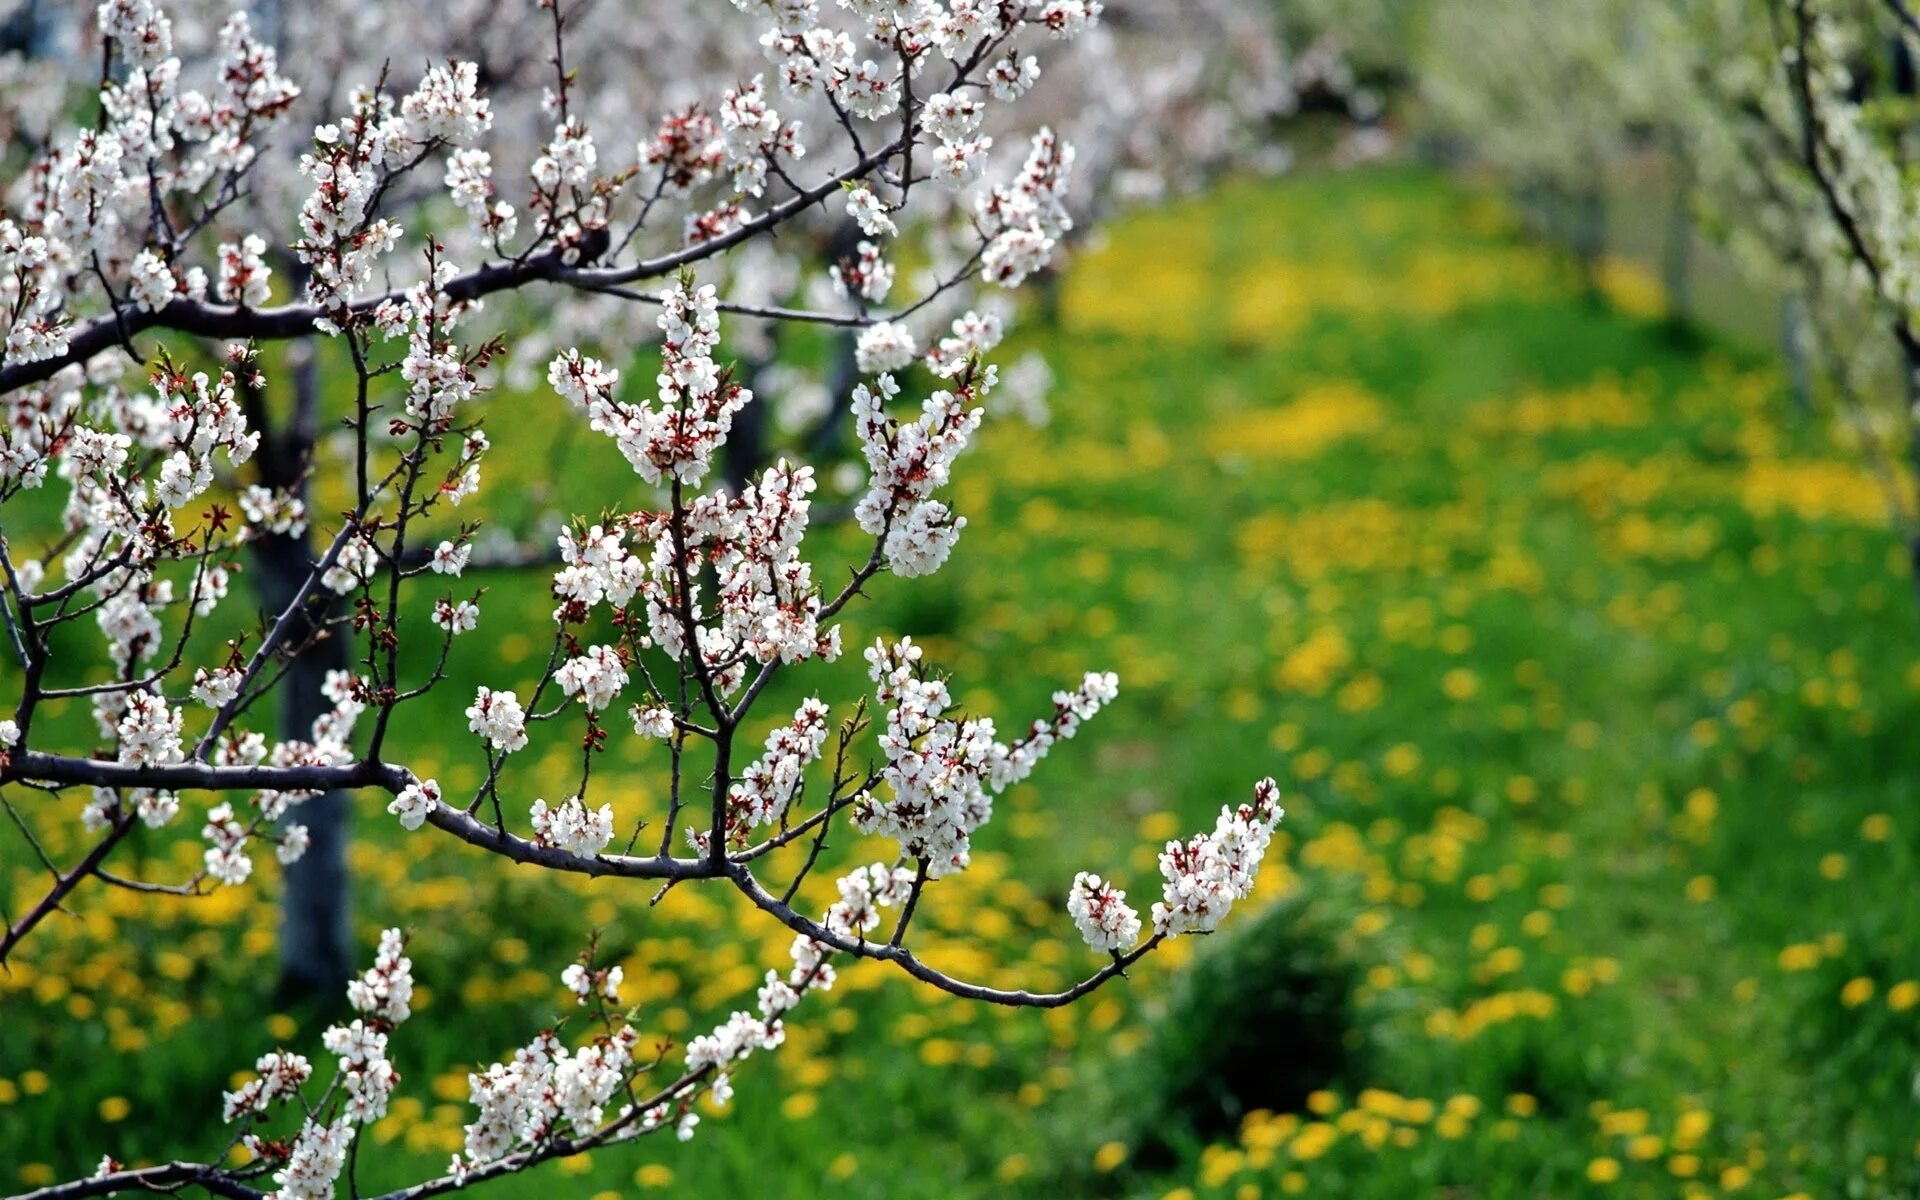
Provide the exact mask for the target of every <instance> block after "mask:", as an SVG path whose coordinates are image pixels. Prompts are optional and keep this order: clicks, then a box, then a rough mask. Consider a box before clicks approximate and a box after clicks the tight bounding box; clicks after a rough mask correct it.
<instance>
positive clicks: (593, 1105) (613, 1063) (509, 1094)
mask: <svg viewBox="0 0 1920 1200" xmlns="http://www.w3.org/2000/svg"><path fill="white" fill-rule="evenodd" d="M639 1041H640V1034H639V1033H638V1032H637V1031H636V1030H635V1029H634V1028H633V1027H632V1026H631V1025H622V1026H621V1027H620V1028H619V1029H618V1030H616V1031H615V1032H614V1033H612V1034H607V1035H602V1036H600V1037H597V1038H595V1039H594V1041H593V1042H592V1043H591V1044H589V1045H586V1046H582V1047H580V1048H579V1049H575V1050H570V1049H568V1048H567V1046H565V1045H564V1044H562V1043H561V1041H560V1039H559V1038H558V1037H556V1036H554V1034H553V1033H552V1032H551V1031H547V1032H543V1033H541V1034H540V1035H539V1036H538V1037H536V1038H534V1040H533V1041H532V1042H530V1043H528V1044H527V1045H525V1046H523V1047H521V1048H520V1049H519V1050H517V1051H515V1052H514V1056H513V1061H511V1062H505V1063H495V1064H493V1065H492V1066H490V1067H488V1068H487V1069H486V1071H484V1072H482V1073H479V1074H472V1075H468V1076H467V1089H468V1091H467V1094H468V1098H469V1100H470V1101H471V1102H472V1103H473V1105H474V1106H475V1107H476V1108H477V1109H478V1110H479V1112H478V1114H477V1115H476V1116H475V1118H474V1119H473V1121H472V1122H470V1123H469V1124H468V1125H467V1127H466V1153H465V1155H464V1156H456V1157H455V1158H454V1160H453V1164H452V1174H453V1176H454V1178H455V1179H457V1180H458V1179H464V1178H465V1176H466V1175H467V1173H468V1172H470V1171H472V1170H473V1169H475V1168H476V1167H481V1166H484V1165H486V1164H487V1163H490V1162H493V1161H495V1160H497V1159H500V1158H503V1157H505V1156H506V1155H507V1154H510V1153H512V1152H513V1151H514V1150H516V1149H518V1148H520V1147H523V1146H531V1145H535V1144H538V1143H539V1142H541V1141H543V1140H544V1139H546V1138H547V1137H549V1136H551V1135H554V1134H559V1133H572V1134H573V1135H574V1136H585V1135H587V1134H590V1133H594V1132H596V1131H597V1130H598V1129H599V1127H600V1124H601V1121H602V1120H603V1118H604V1115H605V1106H606V1105H607V1104H608V1103H609V1102H610V1101H611V1100H612V1099H613V1098H614V1096H615V1095H616V1094H618V1093H619V1092H620V1091H621V1089H622V1087H623V1086H624V1085H625V1084H626V1082H627V1079H628V1076H629V1074H630V1073H631V1070H632V1067H633V1051H634V1047H635V1046H636V1045H638V1044H639Z"/></svg>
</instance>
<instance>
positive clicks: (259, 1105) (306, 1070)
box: [221, 1050, 313, 1124]
mask: <svg viewBox="0 0 1920 1200" xmlns="http://www.w3.org/2000/svg"><path fill="white" fill-rule="evenodd" d="M253 1074H254V1077H253V1078H252V1079H251V1080H249V1081H247V1082H246V1083H244V1084H242V1085H240V1087H239V1088H238V1089H236V1090H234V1091H231V1092H225V1093H222V1106H221V1116H222V1118H223V1119H224V1120H225V1121H226V1122H227V1123H228V1124H232V1123H233V1122H235V1121H237V1120H239V1119H240V1118H241V1117H243V1116H252V1115H258V1114H261V1113H264V1112H266V1111H267V1107H268V1106H269V1105H271V1104H274V1103H276V1102H278V1103H281V1104H285V1103H286V1102H287V1101H289V1100H291V1099H293V1098H294V1097H296V1096H298V1095H299V1094H300V1088H301V1087H302V1085H304V1084H305V1083H306V1082H307V1080H309V1079H311V1078H312V1077H313V1064H311V1063H309V1062H308V1061H307V1060H306V1059H305V1058H303V1057H301V1056H300V1055H298V1054H289V1053H288V1052H286V1051H284V1050H276V1051H274V1052H273V1053H271V1054H264V1055H261V1056H260V1058H259V1060H258V1061H256V1062H255V1063H254V1064H253Z"/></svg>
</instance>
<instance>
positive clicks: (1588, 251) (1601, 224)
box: [1573, 184, 1607, 300]
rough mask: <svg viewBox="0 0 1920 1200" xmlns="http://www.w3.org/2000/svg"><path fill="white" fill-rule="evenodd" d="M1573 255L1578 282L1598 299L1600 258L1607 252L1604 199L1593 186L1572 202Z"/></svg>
mask: <svg viewBox="0 0 1920 1200" xmlns="http://www.w3.org/2000/svg"><path fill="white" fill-rule="evenodd" d="M1574 203H1575V206H1576V208H1575V212H1574V214H1573V252H1574V254H1575V255H1576V256H1578V257H1579V259H1580V276H1581V282H1582V283H1583V284H1584V285H1585V286H1586V289H1587V295H1588V296H1589V297H1590V298H1592V299H1594V300H1598V299H1600V294H1601V293H1600V259H1601V258H1602V257H1603V256H1604V255H1605V254H1606V252H1607V197H1606V193H1605V192H1604V191H1603V190H1602V189H1601V185H1599V184H1594V185H1593V186H1592V187H1589V188H1586V189H1585V190H1583V191H1582V192H1581V193H1580V194H1579V196H1578V197H1577V198H1576V199H1575V201H1574Z"/></svg>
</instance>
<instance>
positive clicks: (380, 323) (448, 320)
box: [373, 260, 480, 434]
mask: <svg viewBox="0 0 1920 1200" xmlns="http://www.w3.org/2000/svg"><path fill="white" fill-rule="evenodd" d="M454 274H455V271H454V267H453V264H452V263H450V262H447V261H445V260H441V261H439V262H437V263H435V264H434V269H433V274H432V276H431V278H430V279H429V280H427V281H426V282H423V283H419V284H416V285H415V286H413V287H411V288H409V289H407V292H406V293H405V295H404V296H402V297H401V298H400V299H398V300H388V301H384V302H383V303H381V304H380V305H379V306H378V307H376V308H375V309H374V312H373V322H374V324H375V325H376V326H377V327H378V328H379V329H380V331H381V332H382V333H384V334H385V335H386V336H387V337H389V338H393V337H402V336H404V337H405V338H406V339H407V353H406V357H404V358H402V359H401V360H400V377H401V378H402V379H404V380H405V381H406V383H407V415H408V416H409V417H412V418H414V419H415V420H417V421H419V422H420V423H421V426H422V431H423V432H425V433H428V434H438V433H442V432H444V431H445V430H446V429H447V428H449V427H450V426H451V425H452V423H453V414H454V409H455V406H457V405H459V404H462V403H465V402H466V401H468V400H471V399H473V397H474V396H475V395H476V394H477V393H478V392H479V390H480V381H479V379H478V378H477V377H476V376H475V374H474V371H473V366H472V364H470V363H469V362H467V361H466V359H465V358H464V357H462V355H461V353H460V348H459V347H458V346H457V345H455V344H454V342H453V339H452V333H453V330H454V328H455V326H457V325H458V324H459V321H460V316H461V313H462V312H463V310H464V308H465V306H464V305H459V304H451V303H448V301H447V298H446V294H445V292H444V291H443V290H442V289H443V288H444V287H445V285H446V284H447V282H448V281H449V280H451V279H452V278H453V276H454Z"/></svg>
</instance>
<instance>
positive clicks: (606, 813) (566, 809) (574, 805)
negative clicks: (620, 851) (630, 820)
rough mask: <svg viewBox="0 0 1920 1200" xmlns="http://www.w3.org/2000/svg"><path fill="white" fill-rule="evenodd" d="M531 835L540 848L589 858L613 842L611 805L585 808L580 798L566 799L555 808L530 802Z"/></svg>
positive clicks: (543, 801)
mask: <svg viewBox="0 0 1920 1200" xmlns="http://www.w3.org/2000/svg"><path fill="white" fill-rule="evenodd" d="M532 815H533V835H534V837H535V838H536V839H537V840H538V841H539V843H540V844H541V845H542V846H558V847H559V848H560V849H562V850H565V851H567V852H568V853H569V854H577V855H579V856H580V857H582V858H592V857H593V856H594V855H596V854H599V853H600V852H601V851H602V850H605V849H606V848H607V843H608V842H611V841H612V840H613V805H611V804H602V805H601V806H600V807H599V808H597V809H595V808H588V807H587V806H586V805H585V804H583V803H581V801H580V797H578V796H569V797H567V799H565V800H563V801H561V802H560V806H559V807H558V808H549V807H548V806H547V802H546V801H545V800H535V801H534V802H533V814H532Z"/></svg>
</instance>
